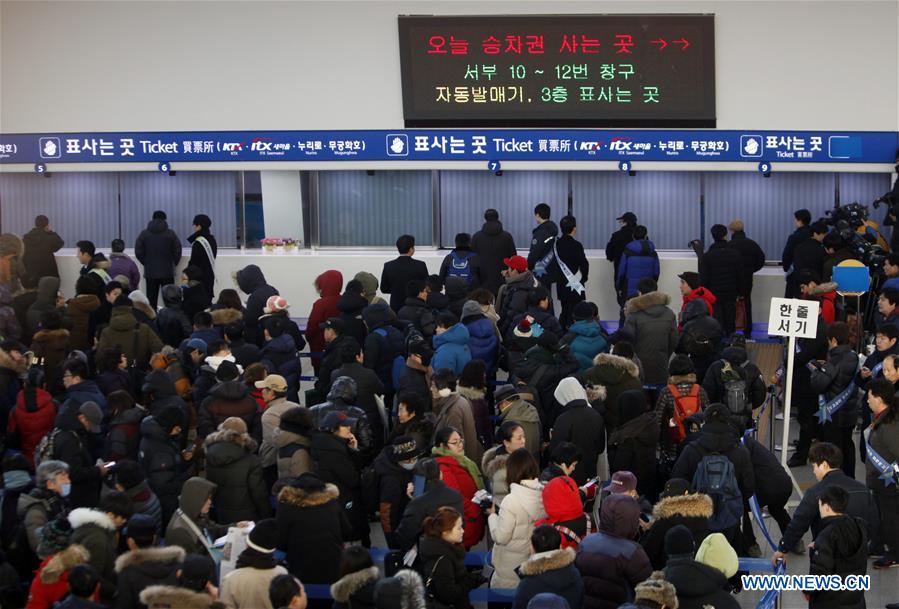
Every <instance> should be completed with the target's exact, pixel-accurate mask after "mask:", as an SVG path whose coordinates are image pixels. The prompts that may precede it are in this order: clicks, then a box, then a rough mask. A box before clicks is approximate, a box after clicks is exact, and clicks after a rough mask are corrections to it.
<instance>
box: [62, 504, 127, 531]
mask: <svg viewBox="0 0 899 609" xmlns="http://www.w3.org/2000/svg"><path fill="white" fill-rule="evenodd" d="M69 524H71V525H72V528H73V529H77V528H78V527H83V526H85V525H88V524H93V525H96V526H98V527H100V528H101V529H106V530H107V531H115V530H116V529H117V528H118V527H117V526H116V525H115V523H114V522H113V521H112V518H110V517H109V516H107V515H106V512H101V511H100V510H94V509H91V508H75V509H74V510H72V511H71V512H69Z"/></svg>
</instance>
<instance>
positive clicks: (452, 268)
mask: <svg viewBox="0 0 899 609" xmlns="http://www.w3.org/2000/svg"><path fill="white" fill-rule="evenodd" d="M472 256H473V254H472V253H471V252H467V253H466V254H465V257H464V258H463V257H461V256H459V254H458V253H456V252H451V253H450V265H449V268H448V269H447V271H446V276H447V277H461V278H462V279H464V280H465V283H466V284H467V285H468V286H469V287H470V286H471V281H472V279H473V277H472V274H471V257H472Z"/></svg>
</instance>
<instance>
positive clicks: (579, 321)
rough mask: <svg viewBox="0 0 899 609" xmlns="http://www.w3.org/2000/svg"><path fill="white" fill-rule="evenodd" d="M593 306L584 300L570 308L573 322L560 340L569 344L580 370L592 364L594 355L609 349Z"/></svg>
mask: <svg viewBox="0 0 899 609" xmlns="http://www.w3.org/2000/svg"><path fill="white" fill-rule="evenodd" d="M594 306H595V305H593V304H592V303H589V302H585V301H581V302H579V303H577V304H576V305H574V309H573V310H572V318H573V319H574V323H573V324H571V327H569V328H568V332H567V333H566V334H565V335H564V336H563V337H562V342H563V343H565V344H567V345H568V346H569V348H570V349H571V353H572V354H573V355H574V357H575V358H577V361H578V364H579V365H580V372H583V371H584V370H586V369H587V368H589V367H590V366H592V365H593V358H594V357H596V356H597V355H599V354H600V353H604V352H606V351H608V349H609V341H608V340H606V339H607V337H606V336H605V333H604V332H603V329H602V326H601V325H599V322H598V321H597V320H596V318H595V317H594V314H593V307H594Z"/></svg>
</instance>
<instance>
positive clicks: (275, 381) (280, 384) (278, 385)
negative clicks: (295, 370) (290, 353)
mask: <svg viewBox="0 0 899 609" xmlns="http://www.w3.org/2000/svg"><path fill="white" fill-rule="evenodd" d="M253 384H254V385H255V386H256V389H271V390H272V391H277V392H279V393H283V392H285V391H287V380H286V379H285V378H284V377H283V376H281V375H280V374H269V375H268V376H267V377H265V378H264V379H262V380H261V381H256V382H255V383H253Z"/></svg>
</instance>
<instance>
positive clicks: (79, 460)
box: [51, 401, 107, 508]
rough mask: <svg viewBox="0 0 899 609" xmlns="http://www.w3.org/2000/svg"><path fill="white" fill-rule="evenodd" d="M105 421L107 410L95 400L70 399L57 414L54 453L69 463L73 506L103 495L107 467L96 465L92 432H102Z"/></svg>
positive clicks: (88, 504) (87, 503)
mask: <svg viewBox="0 0 899 609" xmlns="http://www.w3.org/2000/svg"><path fill="white" fill-rule="evenodd" d="M102 422H103V411H102V410H100V407H99V406H97V404H95V403H94V402H85V403H83V404H80V405H79V404H77V403H74V402H69V401H66V402H64V403H63V405H62V406H61V407H60V412H59V414H58V415H57V417H56V422H55V423H54V425H55V427H56V430H54V432H51V433H53V434H54V435H53V436H52V442H53V452H52V457H53V458H54V459H58V460H60V461H62V462H64V463H65V464H66V465H68V466H69V478H70V479H71V481H72V490H71V492H70V494H69V505H70V506H71V507H72V508H79V507H94V506H96V505H97V500H98V499H99V498H100V481H101V480H102V478H103V476H105V475H106V471H107V469H106V466H104V465H94V459H93V458H92V457H91V452H90V448H89V447H90V440H89V438H88V433H94V434H98V433H100V431H101V427H100V425H101V423H102Z"/></svg>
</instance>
